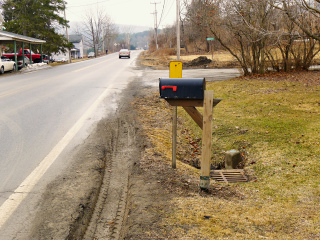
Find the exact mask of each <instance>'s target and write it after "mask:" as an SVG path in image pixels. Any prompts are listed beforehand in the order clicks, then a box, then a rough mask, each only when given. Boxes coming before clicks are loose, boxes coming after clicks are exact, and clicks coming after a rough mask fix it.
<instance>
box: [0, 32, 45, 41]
mask: <svg viewBox="0 0 320 240" xmlns="http://www.w3.org/2000/svg"><path fill="white" fill-rule="evenodd" d="M13 40H16V41H19V42H25V43H33V44H42V43H45V42H46V41H44V40H40V39H37V38H32V37H27V36H24V35H20V34H16V33H11V32H7V31H2V30H0V42H12V41H13Z"/></svg>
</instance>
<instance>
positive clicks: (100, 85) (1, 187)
mask: <svg viewBox="0 0 320 240" xmlns="http://www.w3.org/2000/svg"><path fill="white" fill-rule="evenodd" d="M137 56H138V52H136V51H132V56H131V59H127V58H122V59H119V58H118V55H117V54H109V55H107V56H103V57H99V58H96V59H91V60H88V61H82V62H78V63H72V64H66V65H60V66H55V67H50V68H46V69H43V70H39V71H34V72H26V73H6V74H4V75H2V76H1V77H0V109H1V113H0V239H14V234H15V233H14V232H15V231H16V230H15V229H12V230H10V232H11V233H12V234H13V235H12V236H10V235H7V234H10V233H8V226H18V225H19V224H21V222H22V223H24V222H25V221H26V220H27V219H28V215H30V211H31V210H30V211H20V212H19V213H18V214H17V211H16V210H17V209H26V208H29V209H32V208H30V205H29V202H28V200H27V198H28V196H29V195H32V196H33V197H34V198H36V197H35V196H37V195H41V189H42V188H41V185H43V187H44V185H45V183H47V182H49V181H50V180H52V179H54V177H55V176H56V175H57V174H59V171H63V167H64V166H65V165H67V164H68V163H66V162H64V161H63V156H64V155H68V154H70V153H69V151H71V149H72V148H74V147H75V146H76V145H77V144H79V143H80V142H81V141H82V140H83V139H84V138H86V137H87V136H88V135H89V133H90V130H91V129H92V127H93V124H94V123H95V122H97V121H98V120H100V119H101V118H102V117H104V116H106V115H108V114H112V112H113V111H115V109H116V100H117V98H118V94H119V93H120V92H121V90H122V89H123V88H125V87H126V86H127V84H128V82H129V81H130V80H132V76H133V73H132V67H133V66H134V59H135V58H136V57H137ZM52 166H54V169H55V170H56V171H51V172H50V171H48V169H50V167H51V168H53V167H52ZM30 193H31V194H30ZM34 202H36V201H35V199H34ZM24 204H25V205H26V206H27V207H22V206H23V205H24ZM19 222H20V223H19ZM17 229H20V230H19V231H21V229H23V228H20V227H18V228H17ZM5 232H6V233H5ZM4 233H5V234H6V235H5V236H4V235H2V234H4Z"/></svg>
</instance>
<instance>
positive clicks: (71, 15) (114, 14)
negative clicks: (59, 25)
mask: <svg viewBox="0 0 320 240" xmlns="http://www.w3.org/2000/svg"><path fill="white" fill-rule="evenodd" d="M66 2H67V6H66V7H67V8H66V9H67V10H66V15H67V19H68V20H69V21H70V25H71V26H72V25H73V22H81V21H82V20H83V16H84V15H85V14H86V12H87V10H88V9H90V8H91V9H93V10H94V9H96V8H97V7H99V8H100V9H104V10H105V11H106V13H107V14H108V15H109V16H110V18H111V19H112V21H113V22H114V23H115V24H122V25H132V26H144V27H147V28H154V15H153V14H152V13H154V12H155V4H151V3H157V4H156V7H157V19H158V26H159V28H163V27H165V26H167V25H173V24H174V23H175V19H176V0H66ZM160 19H161V20H160Z"/></svg>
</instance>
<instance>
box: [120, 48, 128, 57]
mask: <svg viewBox="0 0 320 240" xmlns="http://www.w3.org/2000/svg"><path fill="white" fill-rule="evenodd" d="M122 57H127V58H130V51H129V50H128V49H121V50H120V51H119V58H122Z"/></svg>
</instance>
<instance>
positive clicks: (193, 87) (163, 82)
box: [159, 78, 206, 100]
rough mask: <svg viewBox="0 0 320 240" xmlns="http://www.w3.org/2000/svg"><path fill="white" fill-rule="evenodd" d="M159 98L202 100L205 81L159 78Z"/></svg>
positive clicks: (199, 79) (200, 79)
mask: <svg viewBox="0 0 320 240" xmlns="http://www.w3.org/2000/svg"><path fill="white" fill-rule="evenodd" d="M159 88H160V89H159V90H160V98H164V99H166V100H167V99H189V100H191V99H195V100H203V97H204V90H205V88H206V81H205V79H204V78H160V79H159Z"/></svg>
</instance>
